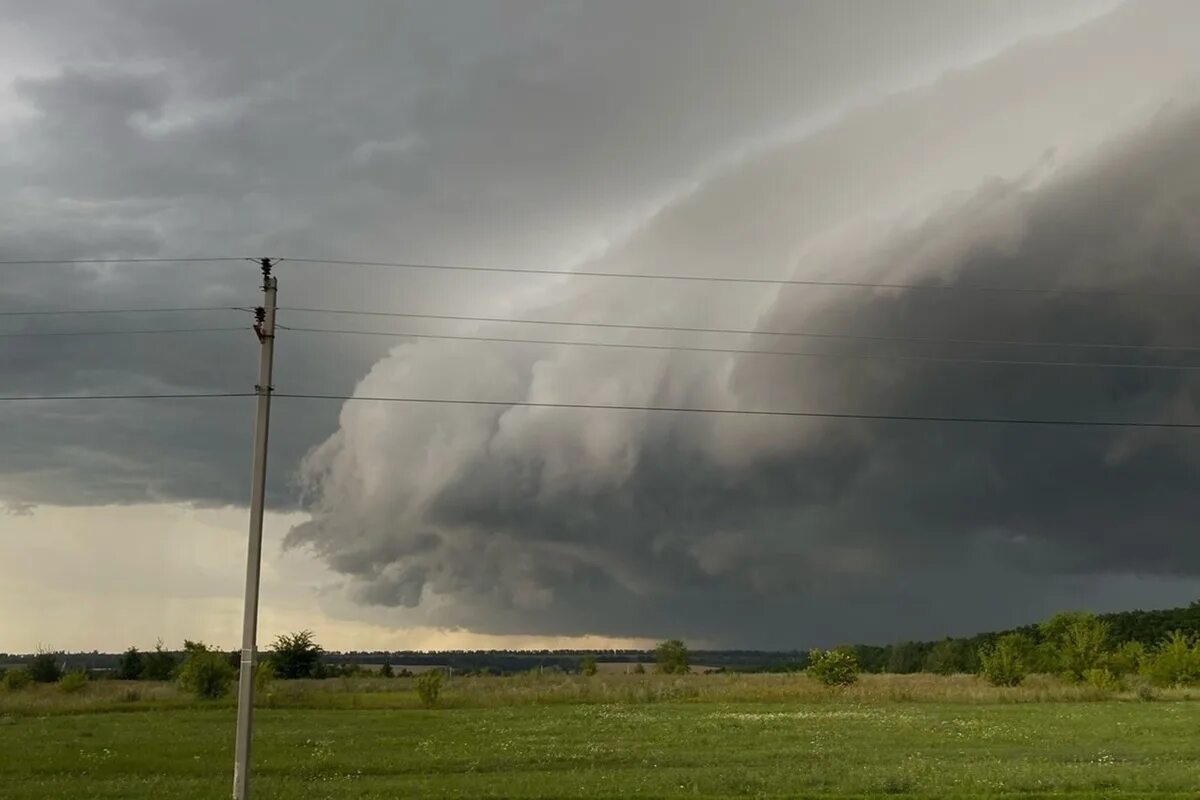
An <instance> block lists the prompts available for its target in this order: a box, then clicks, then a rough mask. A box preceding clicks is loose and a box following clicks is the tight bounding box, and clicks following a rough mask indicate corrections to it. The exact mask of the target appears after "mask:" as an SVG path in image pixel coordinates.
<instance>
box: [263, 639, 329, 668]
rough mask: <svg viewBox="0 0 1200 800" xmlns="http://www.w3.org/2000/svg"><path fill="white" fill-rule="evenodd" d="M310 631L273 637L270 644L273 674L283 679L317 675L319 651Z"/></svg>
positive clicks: (319, 660)
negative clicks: (272, 641) (273, 666)
mask: <svg viewBox="0 0 1200 800" xmlns="http://www.w3.org/2000/svg"><path fill="white" fill-rule="evenodd" d="M322 652H324V651H323V650H322V649H321V646H320V645H319V644H317V642H316V639H315V638H314V637H313V632H312V631H299V632H297V633H291V634H287V633H285V634H282V635H280V636H276V637H275V643H274V644H272V645H271V661H272V663H274V665H275V674H276V675H278V676H279V677H280V678H283V679H285V680H291V679H293V678H314V677H318V675H317V672H318V669H317V668H318V665H320V663H321V653H322Z"/></svg>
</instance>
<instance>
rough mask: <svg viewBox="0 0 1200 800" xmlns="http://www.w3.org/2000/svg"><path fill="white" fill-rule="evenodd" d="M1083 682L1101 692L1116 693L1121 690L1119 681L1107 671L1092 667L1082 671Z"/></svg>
mask: <svg viewBox="0 0 1200 800" xmlns="http://www.w3.org/2000/svg"><path fill="white" fill-rule="evenodd" d="M1083 682H1084V683H1086V684H1087V685H1088V686H1091V687H1092V688H1094V689H1099V690H1100V691H1102V692H1116V691H1119V690H1120V688H1121V681H1120V679H1119V678H1117V676H1116V675H1114V674H1113V673H1112V672H1110V671H1109V670H1107V669H1104V668H1101V667H1094V668H1092V669H1087V670H1084V671H1083Z"/></svg>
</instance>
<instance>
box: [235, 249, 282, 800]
mask: <svg viewBox="0 0 1200 800" xmlns="http://www.w3.org/2000/svg"><path fill="white" fill-rule="evenodd" d="M259 265H260V266H261V268H262V275H263V284H262V290H263V305H261V306H259V307H258V308H256V309H255V310H254V333H255V335H256V336H257V337H258V343H259V362H258V383H257V384H255V386H254V391H255V393H256V394H257V395H258V416H257V420H256V422H255V426H254V465H253V470H252V474H251V479H250V536H249V544H248V547H247V552H246V598H245V608H244V614H243V617H242V657H241V665H240V669H239V672H238V706H237V737H236V741H235V744H234V762H233V797H234V800H246V798H247V797H248V795H249V785H250V733H251V722H252V717H253V714H254V662H255V660H256V659H255V656H256V649H257V640H258V588H259V578H260V573H261V568H262V527H263V505H264V501H265V495H266V484H267V432H268V430H269V428H270V421H271V391H272V381H271V375H272V368H273V366H274V357H275V296H276V290H277V288H278V286H279V281H278V279H276V278H274V277H272V276H271V266H272V262H271V259H269V258H263V259H260V260H259Z"/></svg>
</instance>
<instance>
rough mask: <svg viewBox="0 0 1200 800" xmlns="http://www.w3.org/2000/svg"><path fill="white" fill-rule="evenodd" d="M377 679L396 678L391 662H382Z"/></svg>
mask: <svg viewBox="0 0 1200 800" xmlns="http://www.w3.org/2000/svg"><path fill="white" fill-rule="evenodd" d="M379 677H381V678H394V677H396V671H395V670H394V669H392V662H391V661H388V660H387V659H386V658H385V659H384V660H383V666H382V667H380V668H379Z"/></svg>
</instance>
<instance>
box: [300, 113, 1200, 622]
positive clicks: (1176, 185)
mask: <svg viewBox="0 0 1200 800" xmlns="http://www.w3.org/2000/svg"><path fill="white" fill-rule="evenodd" d="M1198 164H1200V117H1198V116H1197V115H1196V113H1194V112H1186V113H1185V112H1167V113H1164V114H1163V115H1161V116H1160V117H1159V118H1158V119H1157V120H1156V121H1155V122H1154V123H1153V124H1151V125H1150V126H1148V127H1147V128H1145V129H1144V130H1142V131H1141V132H1140V133H1139V134H1138V135H1136V136H1134V137H1131V138H1129V139H1128V140H1126V141H1123V142H1121V143H1120V144H1118V145H1114V146H1113V147H1110V148H1109V149H1107V150H1106V151H1104V153H1103V154H1102V156H1101V157H1097V158H1095V159H1093V160H1091V161H1090V162H1089V163H1088V165H1087V166H1086V167H1081V168H1077V169H1073V170H1069V171H1066V172H1064V174H1061V175H1058V176H1055V177H1053V178H1050V179H1046V180H1035V179H1034V178H1026V179H1024V180H1020V181H1002V180H996V181H992V182H987V183H985V184H984V185H983V186H982V187H981V188H980V189H979V190H978V191H977V192H975V193H973V194H972V195H971V196H969V197H967V198H964V199H960V200H958V201H956V202H954V203H953V204H949V205H947V206H946V207H944V208H943V209H942V211H941V212H939V213H938V214H935V215H933V216H931V217H930V218H929V219H927V220H926V221H925V222H924V223H922V224H921V225H919V226H917V227H915V228H910V229H907V230H902V231H896V232H893V233H891V234H889V235H888V236H887V237H886V238H884V239H883V240H882V241H880V242H878V243H876V244H875V245H874V246H872V247H871V248H869V249H868V250H867V251H866V252H863V251H861V250H860V251H858V252H856V253H855V254H854V257H855V258H856V259H858V261H859V266H860V267H861V268H862V269H864V270H865V271H866V273H868V274H876V275H879V274H889V271H890V274H898V273H903V274H904V275H907V276H910V278H909V279H910V280H916V281H918V282H921V283H925V284H928V285H936V286H951V287H953V286H963V287H966V286H973V287H1006V286H1007V287H1021V286H1026V287H1047V288H1061V289H1064V291H1062V292H1060V293H1052V294H1046V295H1037V294H1034V295H1025V294H1005V293H994V292H941V291H933V290H931V291H907V292H905V291H887V290H880V291H856V290H850V291H839V292H838V293H836V294H832V295H828V296H826V297H825V298H824V299H822V300H821V301H820V302H819V303H814V302H813V301H812V299H811V290H807V289H800V288H798V287H797V288H787V287H785V288H783V289H780V290H779V292H778V294H777V296H776V297H775V298H774V299H773V301H771V302H769V303H768V305H767V307H766V310H765V312H764V313H763V314H762V315H761V319H760V328H761V329H762V330H809V331H821V332H830V333H849V334H862V335H873V336H888V335H897V334H898V335H906V336H919V337H928V338H931V339H998V340H1038V341H1049V342H1095V343H1109V344H1133V345H1154V344H1157V345H1163V344H1185V345H1186V344H1188V343H1192V344H1194V343H1195V341H1196V339H1195V324H1194V319H1195V315H1194V298H1193V297H1187V296H1184V294H1185V293H1187V292H1196V291H1197V290H1200V283H1198V282H1197V279H1196V272H1195V264H1196V263H1197V258H1198V257H1200V224H1198V223H1197V219H1200V216H1198V215H1197V212H1198V211H1200V172H1198V169H1200V168H1198V167H1197V165H1198ZM1069 287H1103V288H1104V289H1105V290H1109V291H1110V292H1111V293H1109V294H1103V295H1088V294H1075V293H1071V292H1070V291H1067V289H1068V288H1069ZM666 288H668V287H659V286H655V287H653V288H652V289H650V290H648V291H649V292H651V293H653V292H662V291H665V289H666ZM669 288H670V289H671V290H672V291H675V288H676V287H669ZM1164 289H1165V290H1167V291H1168V292H1179V293H1180V294H1179V296H1171V295H1170V294H1166V295H1162V296H1154V297H1147V296H1139V295H1136V294H1134V293H1136V292H1138V291H1154V290H1164ZM1123 293H1128V294H1123ZM632 297H633V295H632V294H631V296H630V298H627V299H628V302H630V303H633V302H635V301H634V300H632ZM659 300H660V301H661V302H664V303H667V304H673V303H675V302H677V300H676V299H670V298H665V297H660V298H659ZM685 302H701V301H700V300H698V299H697V298H696V297H694V296H689V298H688V300H686V301H685ZM755 341H756V343H757V346H760V347H761V346H762V345H763V344H766V345H767V346H768V347H771V346H776V347H779V349H793V350H794V349H803V350H806V351H811V352H817V351H823V352H827V353H838V354H841V355H842V356H845V357H842V358H809V359H805V358H791V357H782V356H772V355H719V354H709V353H703V354H700V353H667V354H664V353H650V354H639V353H627V352H618V353H615V354H614V353H605V352H601V353H597V352H596V351H593V350H590V349H587V348H580V349H573V348H560V349H559V350H558V351H556V352H553V353H550V354H545V353H538V354H534V355H531V356H529V357H528V358H526V359H520V358H513V357H508V356H505V355H503V354H497V355H492V356H490V357H488V356H481V355H479V354H478V351H470V350H467V349H464V348H460V347H449V346H444V345H437V346H429V347H422V346H417V347H411V348H402V349H400V350H398V351H397V352H396V353H394V354H393V355H392V356H391V357H390V358H389V359H387V360H385V361H384V362H382V363H381V364H379V365H377V366H376V367H375V368H374V370H373V371H372V374H371V375H370V376H369V377H368V378H367V379H365V380H364V381H363V383H362V384H360V388H359V392H360V393H362V394H364V395H372V394H383V395H386V394H400V395H404V394H411V393H413V392H423V393H424V394H429V393H432V394H435V395H436V394H439V393H442V394H445V393H447V392H459V391H475V392H476V393H477V394H478V393H484V394H485V395H487V396H491V397H499V398H505V397H507V398H519V399H528V400H532V401H566V402H594V403H605V404H611V403H630V404H649V405H676V406H693V407H729V408H747V409H780V410H788V409H790V410H803V411H817V412H821V411H829V412H848V413H866V414H872V413H882V414H897V415H926V416H968V417H998V418H1029V419H1075V420H1097V421H1114V420H1131V421H1144V422H1171V421H1197V420H1200V416H1197V415H1196V413H1195V403H1196V400H1197V389H1198V388H1200V383H1197V380H1196V374H1197V373H1196V372H1195V371H1184V370H1180V371H1169V370H1152V369H1116V368H1098V367H1068V366H1055V367H1037V366H1012V365H1009V366H1002V365H996V364H948V363H933V362H920V361H911V360H886V359H884V360H879V361H867V360H860V359H854V358H850V357H849V356H850V355H851V354H862V353H864V352H869V353H874V354H879V355H889V354H890V355H894V356H904V355H933V356H941V357H955V356H966V357H972V358H980V359H1009V360H1012V359H1016V360H1048V361H1066V362H1085V361H1119V362H1126V363H1158V364H1187V363H1193V364H1194V363H1196V361H1195V359H1194V358H1191V359H1190V361H1189V354H1188V353H1186V352H1182V353H1179V352H1177V353H1169V352H1168V353H1162V352H1158V353H1157V354H1154V353H1152V354H1150V355H1147V354H1146V353H1145V352H1143V351H1122V350H1105V349H1088V348H1082V347H1063V348H1054V349H1049V348H1030V347H1015V346H1003V347H1002V346H996V345H993V346H986V347H984V346H978V345H976V346H971V347H966V346H962V345H949V344H938V345H915V344H911V343H910V344H904V343H899V342H873V343H862V342H856V343H850V344H847V343H838V342H834V343H830V342H828V341H797V340H785V341H780V340H779V339H777V338H776V339H771V338H767V337H763V338H762V339H758V340H755ZM584 351H586V352H584ZM466 374H469V375H470V376H471V377H470V378H469V379H465V378H463V377H462V376H463V375H466ZM1197 435H1198V434H1196V433H1193V432H1189V431H1187V430H1154V429H1113V428H1072V427H1042V426H1009V425H983V424H949V423H930V422H898V421H865V422H864V421H853V420H805V419H762V418H755V417H727V416H717V415H701V414H667V413H652V412H637V411H620V412H618V411H576V410H561V409H537V408H501V409H467V410H459V409H448V408H437V409H426V408H409V407H406V408H403V409H395V408H382V407H379V406H376V405H371V404H366V403H364V404H359V405H354V406H347V407H346V408H345V409H344V410H343V414H342V426H341V430H340V431H339V432H338V433H337V434H336V435H335V436H333V437H332V438H331V439H330V440H329V441H327V442H326V443H325V445H323V446H322V447H321V448H320V449H318V450H317V451H315V453H314V454H312V455H311V456H310V458H309V460H308V462H307V464H306V474H307V477H308V479H309V480H310V482H311V483H312V485H313V486H314V488H315V490H316V492H317V495H316V500H315V502H314V505H313V509H312V510H313V511H314V513H315V517H314V520H313V521H312V522H311V523H308V524H305V525H302V526H300V527H298V528H297V529H295V530H294V531H293V533H292V535H291V540H292V542H293V543H295V544H299V543H303V544H307V545H309V546H312V547H313V548H315V549H316V551H317V552H319V553H320V554H322V555H323V556H324V557H325V559H326V560H327V561H328V563H329V564H330V565H331V566H332V567H333V568H334V569H336V570H338V571H340V572H343V573H345V574H347V575H350V576H353V578H354V580H355V585H356V587H357V589H356V592H357V596H358V597H359V599H360V600H361V601H362V602H364V603H369V604H376V605H383V606H397V607H403V608H407V609H410V611H409V612H408V613H411V614H413V615H418V616H422V615H424V616H428V617H429V618H431V619H433V620H435V621H438V622H444V623H452V624H466V625H470V626H471V627H473V628H477V629H483V630H497V631H511V630H529V629H530V628H531V626H532V627H534V628H536V629H537V630H539V631H547V632H555V631H562V630H568V629H570V630H578V629H579V628H580V626H583V627H585V628H586V629H587V630H589V631H594V632H597V633H606V634H650V635H653V634H654V633H656V632H662V631H664V630H680V631H681V632H685V633H688V634H691V635H709V636H716V637H718V638H723V639H725V640H742V641H745V640H755V639H757V640H761V639H763V638H764V637H765V636H767V635H768V633H767V632H769V631H771V630H779V629H780V628H779V626H781V625H793V626H798V627H799V628H800V629H803V630H805V631H808V632H810V633H812V634H817V635H819V634H820V633H821V631H822V630H823V624H822V623H821V622H820V621H819V620H821V618H822V617H823V616H824V615H826V614H832V615H833V617H835V618H837V619H839V620H840V621H842V622H844V621H845V619H846V618H851V619H854V620H855V622H854V625H853V626H852V627H855V626H856V627H857V629H858V630H862V631H864V632H867V633H870V632H875V630H874V626H873V625H872V623H871V621H870V618H871V617H872V615H873V614H877V613H882V612H881V609H882V608H884V607H885V606H886V605H887V604H888V603H895V602H900V603H911V604H912V605H913V606H914V607H918V608H926V607H933V606H935V605H936V604H937V603H939V602H941V603H945V607H944V608H943V610H941V611H940V612H933V613H931V614H929V615H928V616H926V617H925V619H926V622H925V624H923V625H922V626H920V627H922V628H924V629H926V630H929V629H931V628H933V629H936V627H937V626H938V625H939V624H941V625H946V624H953V621H954V620H955V619H961V618H962V617H963V611H962V609H963V608H964V607H965V608H975V609H977V608H978V607H979V606H981V605H987V604H993V605H995V604H998V603H1001V604H1002V603H1006V602H1008V601H1007V600H1002V599H1001V598H1005V597H1009V598H1013V600H1012V602H1014V603H1015V604H1016V605H1017V606H1018V607H1019V606H1022V605H1024V604H1025V603H1027V602H1029V603H1032V604H1033V605H1036V602H1037V601H1036V600H1033V601H1029V600H1021V599H1015V598H1017V597H1020V596H1021V595H1023V594H1024V593H1026V592H1027V591H1029V587H1030V586H1035V587H1036V590H1035V595H1036V597H1037V598H1038V599H1041V598H1044V597H1045V596H1046V595H1047V594H1053V593H1054V592H1055V591H1056V586H1057V589H1063V587H1068V586H1079V585H1084V584H1086V582H1087V581H1088V580H1091V579H1094V578H1096V577H1098V576H1105V575H1109V576H1112V575H1124V576H1160V577H1163V578H1179V577H1187V578H1190V577H1194V576H1196V575H1197V573H1198V572H1200V544H1197V543H1196V541H1195V537H1192V536H1190V535H1189V526H1190V524H1191V523H1190V522H1189V520H1194V519H1195V518H1196V514H1197V511H1200V500H1197V494H1196V492H1195V491H1194V490H1193V489H1194V486H1195V485H1196V481H1197V479H1198V478H1200V462H1198V459H1197V453H1198V452H1200V451H1198V450H1197ZM1006 591H1007V592H1009V593H1008V594H1006ZM981 592H982V593H984V594H983V596H980V593H981ZM989 592H991V593H993V594H988V593H989ZM1066 593H1067V594H1069V592H1066ZM964 594H965V595H968V596H969V597H966V598H964V596H963V595H964ZM897 598H902V599H901V600H897ZM831 606H832V607H836V608H838V609H840V610H835V611H830V607H831ZM847 608H848V609H849V610H847ZM887 616H888V618H889V620H890V622H894V619H892V613H891V612H889V613H888V614H887Z"/></svg>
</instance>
